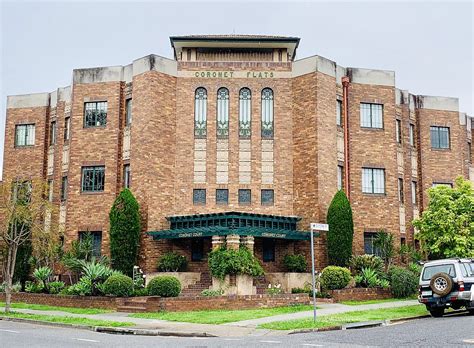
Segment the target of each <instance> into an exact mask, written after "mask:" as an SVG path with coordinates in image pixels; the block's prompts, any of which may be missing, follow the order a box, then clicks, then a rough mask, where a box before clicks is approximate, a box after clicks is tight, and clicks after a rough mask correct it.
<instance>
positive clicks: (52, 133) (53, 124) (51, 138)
mask: <svg viewBox="0 0 474 348" xmlns="http://www.w3.org/2000/svg"><path fill="white" fill-rule="evenodd" d="M55 144H56V121H52V122H51V124H50V127H49V145H55Z"/></svg>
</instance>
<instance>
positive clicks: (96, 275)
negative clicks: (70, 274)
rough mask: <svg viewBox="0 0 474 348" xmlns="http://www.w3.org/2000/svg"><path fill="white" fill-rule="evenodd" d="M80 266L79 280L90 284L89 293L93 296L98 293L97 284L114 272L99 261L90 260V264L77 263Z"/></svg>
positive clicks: (84, 262)
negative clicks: (80, 275)
mask: <svg viewBox="0 0 474 348" xmlns="http://www.w3.org/2000/svg"><path fill="white" fill-rule="evenodd" d="M79 263H80V264H81V274H82V277H81V280H87V281H88V282H90V284H91V293H92V295H93V296H96V295H98V292H100V287H99V284H101V283H102V282H104V281H105V280H106V279H107V278H108V277H110V276H111V275H112V274H114V272H117V271H113V270H112V269H111V268H110V267H109V266H107V265H106V264H105V263H103V262H101V260H99V261H98V262H97V261H96V260H95V259H92V261H91V262H86V261H83V260H82V261H79Z"/></svg>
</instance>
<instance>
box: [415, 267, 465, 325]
mask: <svg viewBox="0 0 474 348" xmlns="http://www.w3.org/2000/svg"><path fill="white" fill-rule="evenodd" d="M418 301H419V302H420V303H423V304H425V305H426V309H427V310H428V311H429V312H430V313H431V315H432V316H433V317H441V316H443V314H444V310H445V309H446V308H448V307H451V308H453V309H459V308H461V307H465V308H466V309H467V310H468V311H469V313H470V314H474V259H459V258H456V259H445V260H436V261H429V262H426V263H425V264H424V265H423V270H422V271H421V275H420V282H419V296H418Z"/></svg>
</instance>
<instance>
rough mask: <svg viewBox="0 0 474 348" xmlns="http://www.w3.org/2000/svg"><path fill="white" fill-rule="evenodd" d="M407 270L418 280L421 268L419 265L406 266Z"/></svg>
mask: <svg viewBox="0 0 474 348" xmlns="http://www.w3.org/2000/svg"><path fill="white" fill-rule="evenodd" d="M408 270H409V271H411V272H412V273H413V274H414V275H416V277H417V278H419V277H420V274H421V270H422V267H421V266H420V265H419V264H417V263H414V262H412V263H410V264H409V265H408Z"/></svg>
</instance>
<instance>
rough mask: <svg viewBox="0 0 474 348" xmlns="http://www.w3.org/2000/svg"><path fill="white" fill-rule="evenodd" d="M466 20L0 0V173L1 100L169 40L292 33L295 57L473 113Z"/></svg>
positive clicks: (263, 7)
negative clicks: (324, 61)
mask: <svg viewBox="0 0 474 348" xmlns="http://www.w3.org/2000/svg"><path fill="white" fill-rule="evenodd" d="M473 17H474V5H473V2H472V1H464V2H454V1H435V2H431V1H420V2H413V1H396V2H387V1H377V2H375V1H366V2H356V1H351V2H341V1H331V2H322V1H313V2H309V1H306V2H298V1H291V2H289V1H288V2H281V1H279V2H270V1H267V2H249V1H245V0H240V1H238V2H233V1H226V0H221V1H218V2H201V1H189V2H185V1H178V2H159V1H154V2H152V1H145V2H138V1H118V2H117V1H116V2H112V1H104V2H100V1H90V2H85V1H75V2H72V1H66V0H63V1H60V2H45V1H36V2H25V1H22V0H15V1H8V0H7V1H5V0H0V23H1V39H0V49H1V56H0V94H1V95H0V172H2V168H3V167H2V164H3V146H4V133H5V129H4V127H5V115H6V98H7V95H15V94H27V93H38V92H51V91H54V90H55V89H56V88H58V87H63V86H67V85H69V84H70V83H71V79H72V70H73V69H75V68H88V67H97V66H112V65H127V64H129V63H131V62H132V61H133V60H134V59H137V58H140V57H142V56H145V55H148V54H151V53H153V54H158V55H161V56H165V57H169V58H172V50H171V47H170V42H169V36H171V35H185V34H233V33H234V34H269V35H288V36H297V37H300V38H301V41H300V46H299V48H298V51H297V59H298V58H304V57H307V56H311V55H315V54H316V55H320V56H324V57H326V58H329V59H331V60H333V61H336V62H337V63H338V64H339V65H342V66H344V67H358V68H372V69H385V70H394V71H395V77H396V86H397V88H400V89H408V90H409V91H410V92H411V93H414V94H423V95H435V96H451V97H458V98H459V99H460V109H461V111H464V112H467V113H468V114H470V115H474V100H473V99H474V88H473V83H474V82H473V81H474V43H473V41H474V23H473Z"/></svg>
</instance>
